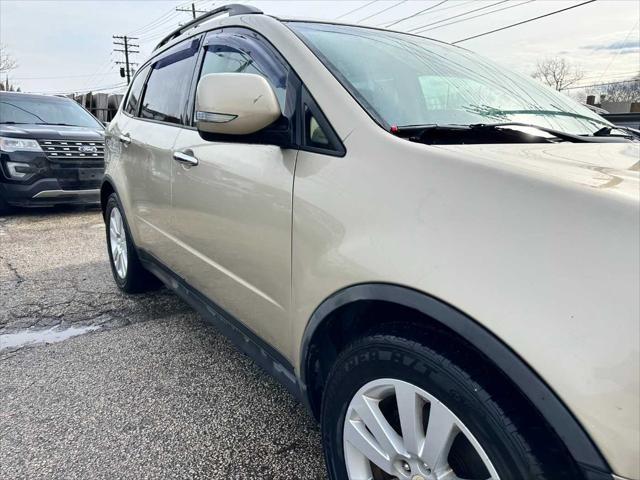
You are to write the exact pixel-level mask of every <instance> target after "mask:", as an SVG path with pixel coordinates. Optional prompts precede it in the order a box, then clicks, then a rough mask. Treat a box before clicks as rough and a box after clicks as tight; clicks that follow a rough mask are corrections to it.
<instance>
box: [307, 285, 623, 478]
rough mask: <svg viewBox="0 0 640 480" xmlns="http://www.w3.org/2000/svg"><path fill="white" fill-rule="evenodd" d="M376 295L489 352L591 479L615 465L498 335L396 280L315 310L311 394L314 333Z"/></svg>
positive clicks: (344, 293) (351, 291)
mask: <svg viewBox="0 0 640 480" xmlns="http://www.w3.org/2000/svg"><path fill="white" fill-rule="evenodd" d="M363 300H365V301H366V300H377V301H384V302H389V303H394V304H397V305H399V306H403V307H408V308H411V309H413V310H416V311H418V312H421V313H423V314H424V315H426V316H428V317H430V318H431V319H433V320H435V321H436V322H439V323H441V324H442V325H444V326H446V327H448V328H449V329H451V330H453V331H454V332H455V333H457V334H458V335H460V336H461V337H462V338H463V339H465V340H466V341H468V342H469V343H471V344H472V345H474V346H475V347H476V348H477V349H478V350H479V351H480V352H481V353H483V354H484V355H485V356H486V357H488V358H489V359H490V360H491V361H492V362H493V363H494V364H495V365H496V366H497V367H498V368H499V369H501V370H502V371H503V372H504V373H505V374H506V376H507V377H508V378H509V379H511V381H512V382H513V383H514V384H515V385H516V387H517V388H519V389H520V390H521V391H522V392H523V394H524V395H525V396H526V397H527V398H528V399H529V400H530V401H531V402H532V403H533V405H534V406H535V407H536V408H537V409H538V411H539V412H540V414H541V415H542V416H543V417H544V418H545V419H546V420H547V422H548V423H549V425H551V427H552V428H553V429H554V430H555V431H556V433H557V434H558V436H559V437H560V439H561V440H562V441H563V442H564V444H565V445H566V447H567V449H568V450H569V452H570V453H571V455H572V456H573V459H574V460H575V461H576V462H577V463H578V464H579V465H580V466H581V467H582V469H583V471H584V472H585V476H586V478H588V479H593V480H595V479H600V478H610V476H609V477H603V476H602V475H603V474H605V475H608V474H610V473H611V469H610V467H609V465H608V464H607V462H606V460H605V459H604V457H603V456H602V454H601V453H600V452H599V451H598V449H597V447H596V446H595V445H594V443H593V442H592V441H591V439H590V438H589V435H588V434H587V432H586V431H585V430H584V428H583V427H582V425H580V423H579V422H578V420H577V419H576V418H575V416H574V415H573V414H572V413H571V411H570V410H569V408H568V407H567V406H566V405H565V404H564V402H562V400H561V399H560V398H559V397H558V396H557V395H556V394H555V393H554V392H553V390H552V389H551V388H550V387H549V386H548V385H547V384H546V383H545V382H544V380H542V378H540V377H539V376H538V375H537V373H536V372H535V371H534V370H533V369H532V368H531V367H530V366H529V365H527V363H526V362H525V361H524V360H523V359H522V358H520V356H518V354H516V353H515V352H514V351H513V350H511V349H510V348H509V347H508V346H507V345H505V344H504V343H503V342H502V341H501V340H500V339H499V338H498V337H496V336H495V335H493V334H492V333H491V332H490V331H489V330H487V329H486V328H484V327H483V326H482V325H480V324H479V323H478V322H477V321H475V320H474V319H472V318H471V317H470V316H468V315H466V314H465V313H463V312H461V311H460V310H458V309H456V308H455V307H453V306H451V305H449V304H448V303H445V302H443V301H441V300H439V299H437V298H435V297H432V296H430V295H427V294H425V293H423V292H419V291H417V290H413V289H411V288H407V287H402V286H398V285H393V284H384V283H370V284H359V285H354V286H351V287H347V288H345V289H343V290H340V291H338V292H336V293H334V294H333V295H331V296H330V297H328V298H327V299H326V300H324V301H323V302H322V303H321V304H320V305H319V306H318V307H317V308H316V310H315V311H314V312H313V314H312V315H311V318H310V320H309V322H308V324H307V327H306V329H305V332H304V335H303V338H302V348H301V355H300V383H301V388H302V390H303V392H304V394H307V393H308V391H307V388H306V385H307V381H306V380H307V358H308V355H309V347H310V344H311V341H312V339H313V336H314V333H315V332H316V331H317V329H318V327H320V326H321V325H322V323H323V321H324V320H325V319H326V318H328V317H329V315H330V314H331V313H332V312H333V311H335V310H336V309H338V308H340V307H343V306H345V305H348V304H350V303H353V302H357V301H363Z"/></svg>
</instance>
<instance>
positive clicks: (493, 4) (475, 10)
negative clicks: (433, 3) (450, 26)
mask: <svg viewBox="0 0 640 480" xmlns="http://www.w3.org/2000/svg"><path fill="white" fill-rule="evenodd" d="M508 1H509V0H500V1H499V2H495V3H491V4H489V5H485V6H483V7H480V8H475V9H473V10H469V11H467V12H462V13H459V14H457V15H453V16H451V17H447V18H443V19H441V20H437V21H435V22H431V23H427V24H425V25H420V26H418V27H413V28H410V29H409V30H408V31H409V32H411V33H419V32H417V31H418V30H420V31H422V29H423V28H424V27H430V26H431V25H437V24H438V23H442V22H446V21H448V20H453V19H454V18H459V17H463V16H465V15H469V14H470V13H474V12H478V11H480V10H486V9H487V8H491V7H495V6H496V5H500V4H501V3H506V2H508Z"/></svg>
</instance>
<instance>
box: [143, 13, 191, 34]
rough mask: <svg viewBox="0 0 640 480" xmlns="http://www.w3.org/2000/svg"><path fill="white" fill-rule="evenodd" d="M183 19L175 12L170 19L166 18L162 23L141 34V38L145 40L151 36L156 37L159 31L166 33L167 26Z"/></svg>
mask: <svg viewBox="0 0 640 480" xmlns="http://www.w3.org/2000/svg"><path fill="white" fill-rule="evenodd" d="M180 18H181V15H180V13H178V12H173V13H172V14H171V15H170V16H169V17H167V18H165V19H164V20H163V21H162V22H160V23H158V24H157V25H154V26H153V27H151V28H149V29H147V30H146V31H144V32H143V33H141V34H139V35H138V36H139V37H140V38H145V37H148V36H150V35H156V34H157V33H158V32H159V31H161V32H166V25H170V24H173V23H175V22H177V21H178V20H179V19H180Z"/></svg>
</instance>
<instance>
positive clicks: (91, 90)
mask: <svg viewBox="0 0 640 480" xmlns="http://www.w3.org/2000/svg"><path fill="white" fill-rule="evenodd" d="M126 86H127V84H126V83H117V84H114V85H106V86H102V87H94V88H89V89H84V90H66V91H57V92H42V91H40V92H39V93H44V94H47V95H66V94H68V93H88V92H100V91H104V90H114V89H116V88H122V87H126Z"/></svg>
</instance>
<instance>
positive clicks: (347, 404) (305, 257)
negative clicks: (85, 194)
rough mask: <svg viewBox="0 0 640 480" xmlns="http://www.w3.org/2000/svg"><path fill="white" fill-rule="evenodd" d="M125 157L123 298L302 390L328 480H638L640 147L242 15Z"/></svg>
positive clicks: (117, 190) (127, 136) (157, 81)
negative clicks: (210, 330) (218, 338)
mask: <svg viewBox="0 0 640 480" xmlns="http://www.w3.org/2000/svg"><path fill="white" fill-rule="evenodd" d="M222 13H227V14H228V15H227V16H224V17H223V16H222V15H221V14H222ZM106 142H107V145H106V150H107V151H106V163H107V167H106V176H105V180H104V182H103V184H102V190H101V199H102V208H103V212H104V219H105V222H106V225H107V245H108V253H109V258H110V261H111V267H112V271H113V276H114V279H115V281H116V283H117V284H118V285H119V287H120V288H121V289H122V290H124V291H125V292H139V291H141V290H144V289H147V288H151V287H152V286H153V285H154V283H155V279H160V280H161V281H162V282H164V283H165V284H166V285H167V286H169V287H170V288H172V289H173V290H175V291H176V292H177V293H178V294H179V295H181V296H182V297H183V298H184V299H185V300H186V301H187V302H189V303H190V304H191V305H193V306H194V307H195V308H196V309H197V310H198V311H199V312H200V313H201V314H202V315H203V316H204V317H206V318H207V319H209V320H211V321H212V322H214V323H215V324H216V325H217V326H218V328H219V329H220V330H221V331H222V332H224V333H226V334H227V335H228V336H229V337H230V338H231V339H232V341H234V342H235V343H236V344H237V345H238V347H239V348H240V349H241V350H243V351H244V352H246V353H247V354H249V355H250V356H252V357H253V358H254V359H255V360H256V362H257V363H258V364H260V365H261V366H262V367H263V368H264V369H265V370H266V371H268V372H270V373H271V374H273V375H274V376H275V377H276V378H278V379H279V380H280V381H281V382H282V383H283V384H284V385H286V386H287V387H288V389H289V390H290V391H291V392H292V394H293V395H295V396H296V397H297V398H299V399H300V400H301V401H302V402H304V403H305V404H306V405H307V406H308V407H309V409H310V410H311V412H312V413H313V414H314V415H315V416H316V417H317V418H318V420H319V422H320V424H321V429H322V439H323V444H324V451H325V456H326V463H327V470H328V474H329V477H330V478H331V479H333V480H336V479H353V480H355V479H359V480H360V479H362V480H366V479H375V480H380V479H406V480H409V479H411V480H436V479H437V480H442V479H454V478H465V479H489V478H491V479H498V478H499V479H530V478H535V479H561V478H570V479H591V480H596V479H612V478H621V477H615V475H619V476H622V477H624V478H631V479H638V478H640V474H639V469H640V467H639V464H638V454H639V451H638V450H639V445H638V442H639V439H638V437H639V425H638V415H639V412H640V405H639V378H640V375H639V362H640V359H639V328H638V325H639V315H640V313H639V298H638V292H639V291H640V285H639V283H640V282H639V274H640V259H639V254H640V249H639V248H638V245H639V244H640V239H639V233H640V225H639V223H640V209H639V181H638V180H639V179H638V177H639V169H638V165H639V164H638V161H639V158H640V143H638V141H637V139H635V138H634V136H633V132H630V131H627V130H620V129H617V128H616V127H614V126H613V125H612V124H610V123H609V122H607V121H606V120H604V119H602V118H601V117H599V116H598V115H597V114H595V113H592V112H591V111H589V110H588V109H586V108H584V107H583V106H581V105H579V104H577V103H575V102H574V101H572V100H571V99H569V98H568V97H566V96H564V95H561V94H558V93H556V92H554V91H551V90H549V89H547V88H545V87H542V86H541V85H539V84H537V83H535V82H534V81H532V80H530V79H529V78H525V77H523V76H520V75H517V74H515V73H512V72H509V71H507V70H504V69H503V68H501V67H498V66H496V65H495V64H493V63H492V62H490V61H486V60H483V59H481V58H479V57H478V56H476V55H475V54H473V53H471V52H469V51H467V50H464V49H462V48H458V47H453V46H450V45H447V44H444V43H441V42H437V41H433V40H429V39H426V38H423V37H419V36H414V35H407V34H403V33H397V32H392V31H385V30H380V29H371V28H363V27H359V26H349V25H340V24H329V23H317V22H309V21H293V20H285V19H276V18H273V17H271V16H267V15H264V14H261V12H259V11H258V10H256V9H255V8H253V7H249V6H246V5H232V6H226V7H222V8H220V9H217V10H215V11H214V12H211V13H209V14H206V15H205V16H203V17H201V18H198V19H196V20H194V21H193V22H191V23H189V24H187V25H185V26H183V27H181V28H180V29H178V30H176V31H174V32H172V33H171V34H170V35H168V36H167V37H166V38H165V39H164V40H163V41H162V42H161V43H160V45H158V47H157V48H156V50H155V51H154V52H153V55H152V58H151V59H150V60H148V61H147V62H146V63H145V64H144V65H142V67H141V68H140V69H139V71H138V73H137V75H136V77H135V79H134V80H133V82H132V84H131V87H130V89H129V92H128V95H127V97H126V98H125V100H124V102H123V104H122V106H121V108H120V111H119V112H118V114H117V116H116V117H115V119H114V120H113V121H112V122H111V124H110V125H109V128H108V131H107V138H106Z"/></svg>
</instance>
